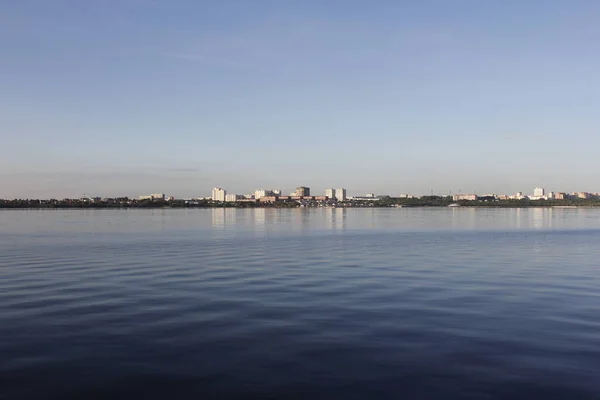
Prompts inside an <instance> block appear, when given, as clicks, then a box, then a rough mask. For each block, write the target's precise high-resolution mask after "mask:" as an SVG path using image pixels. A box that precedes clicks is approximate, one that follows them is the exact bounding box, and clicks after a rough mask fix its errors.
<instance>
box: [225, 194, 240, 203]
mask: <svg viewBox="0 0 600 400" xmlns="http://www.w3.org/2000/svg"><path fill="white" fill-rule="evenodd" d="M238 197H239V196H238V195H237V194H226V195H225V201H229V202H231V201H237V200H238Z"/></svg>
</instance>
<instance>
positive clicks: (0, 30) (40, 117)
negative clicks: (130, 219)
mask: <svg viewBox="0 0 600 400" xmlns="http://www.w3.org/2000/svg"><path fill="white" fill-rule="evenodd" d="M599 16H600V2H598V1H596V0H587V1H586V0H561V1H556V0H528V1H522V0H505V1H479V0H454V1H447V0H419V1H399V0H394V1H387V0H378V1H375V2H366V1H357V0H301V1H280V0H272V1H267V0H253V1H245V0H219V1H201V0H179V1H170V0H89V1H79V0H53V1H47V0H19V1H0V198H51V197H54V198H63V197H81V196H83V195H84V194H85V195H87V196H102V197H104V196H130V197H133V196H139V195H142V194H148V193H157V192H160V193H166V194H167V195H173V196H176V197H184V198H186V197H197V196H208V195H210V192H211V189H212V187H213V186H219V187H223V188H225V189H227V191H228V192H229V193H240V194H242V193H248V192H251V191H254V190H255V189H259V188H279V189H282V190H283V191H284V192H285V193H287V192H290V191H292V190H293V189H294V188H295V187H296V186H309V187H311V189H312V192H313V193H315V194H319V193H324V190H325V188H328V187H334V188H337V187H345V188H347V189H348V193H349V194H350V195H352V194H354V195H360V194H364V193H366V192H374V193H378V194H391V195H398V194H402V193H411V194H429V193H430V192H431V191H433V192H434V193H439V194H449V193H457V192H459V191H461V192H462V193H477V194H484V193H497V194H498V193H514V192H517V191H523V192H525V193H532V192H533V188H534V187H535V186H543V187H545V188H546V189H547V190H555V191H567V192H571V191H591V192H596V191H598V192H600V179H598V177H599V173H598V171H599V168H598V167H599V166H600V157H599V156H598V149H599V148H600V114H599V110H600V107H599V106H600V24H598V23H597V22H598V17H599Z"/></svg>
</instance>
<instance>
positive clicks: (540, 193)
mask: <svg viewBox="0 0 600 400" xmlns="http://www.w3.org/2000/svg"><path fill="white" fill-rule="evenodd" d="M545 194H546V191H545V190H544V188H541V187H536V188H535V189H533V197H544V195H545Z"/></svg>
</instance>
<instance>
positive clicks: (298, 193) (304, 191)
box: [296, 186, 310, 197]
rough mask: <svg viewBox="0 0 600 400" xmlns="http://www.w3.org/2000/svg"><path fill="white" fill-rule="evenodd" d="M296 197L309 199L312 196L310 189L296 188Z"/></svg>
mask: <svg viewBox="0 0 600 400" xmlns="http://www.w3.org/2000/svg"><path fill="white" fill-rule="evenodd" d="M296 196H298V197H308V196H310V188H308V187H304V186H299V187H297V188H296Z"/></svg>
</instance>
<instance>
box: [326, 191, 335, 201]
mask: <svg viewBox="0 0 600 400" xmlns="http://www.w3.org/2000/svg"><path fill="white" fill-rule="evenodd" d="M325 196H327V197H328V198H330V199H333V198H335V189H325Z"/></svg>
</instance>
